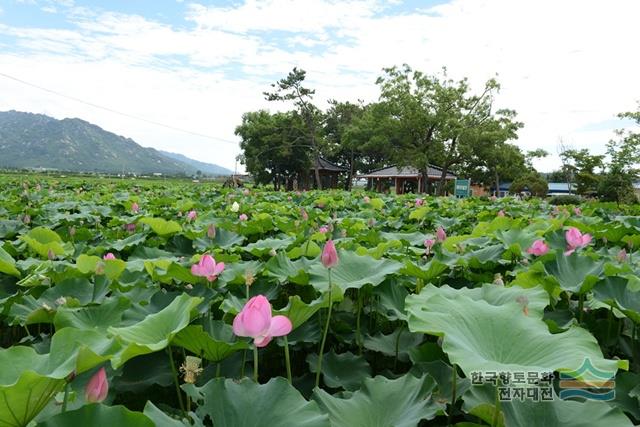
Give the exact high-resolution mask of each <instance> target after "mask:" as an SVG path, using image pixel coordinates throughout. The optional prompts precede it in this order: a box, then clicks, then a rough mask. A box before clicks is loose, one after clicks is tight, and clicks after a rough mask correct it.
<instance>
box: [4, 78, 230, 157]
mask: <svg viewBox="0 0 640 427" xmlns="http://www.w3.org/2000/svg"><path fill="white" fill-rule="evenodd" d="M0 77H4V78H7V79H10V80H14V81H16V82H18V83H22V84H23V85H26V86H31V87H33V88H36V89H39V90H42V91H44V92H48V93H51V94H54V95H56V96H60V97H62V98H66V99H69V100H71V101H75V102H79V103H81V104H85V105H88V106H90V107H93V108H98V109H100V110H104V111H108V112H110V113H113V114H118V115H120V116H124V117H128V118H130V119H134V120H139V121H142V122H145V123H149V124H152V125H156V126H161V127H163V128H166V129H171V130H174V131H178V132H183V133H187V134H190V135H194V136H199V137H201V138H207V139H213V140H216V141H221V142H225V143H227V144H233V145H237V144H238V143H237V142H236V141H231V140H228V139H223V138H218V137H216V136H211V135H206V134H203V133H199V132H194V131H190V130H188V129H183V128H179V127H176V126H171V125H168V124H165V123H160V122H156V121H154V120H149V119H145V118H144V117H139V116H134V115H132V114H128V113H123V112H122V111H117V110H114V109H113V108H109V107H104V106H102V105H98V104H94V103H93V102H89V101H85V100H83V99H80V98H76V97H74V96H70V95H65V94H64V93H61V92H58V91H55V90H53V89H48V88H46V87H43V86H38V85H36V84H33V83H30V82H27V81H25V80H22V79H19V78H17V77H14V76H10V75H9V74H5V73H2V72H0Z"/></svg>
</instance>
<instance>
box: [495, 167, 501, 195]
mask: <svg viewBox="0 0 640 427" xmlns="http://www.w3.org/2000/svg"><path fill="white" fill-rule="evenodd" d="M495 174H496V197H500V177H499V176H498V169H497V168H496V170H495Z"/></svg>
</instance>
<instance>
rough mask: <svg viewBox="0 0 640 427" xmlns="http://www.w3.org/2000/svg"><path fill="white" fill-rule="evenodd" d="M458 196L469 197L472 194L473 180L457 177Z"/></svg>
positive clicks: (456, 190)
mask: <svg viewBox="0 0 640 427" xmlns="http://www.w3.org/2000/svg"><path fill="white" fill-rule="evenodd" d="M454 194H455V195H456V197H460V198H461V197H469V196H471V180H469V179H456V186H455V193H454Z"/></svg>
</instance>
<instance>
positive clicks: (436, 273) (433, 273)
mask: <svg viewBox="0 0 640 427" xmlns="http://www.w3.org/2000/svg"><path fill="white" fill-rule="evenodd" d="M448 269H449V266H448V265H446V264H444V263H442V262H440V261H439V260H437V259H435V258H432V259H430V260H429V262H427V263H426V264H425V265H422V266H418V265H416V264H414V263H413V262H411V261H409V260H407V261H405V265H404V268H403V269H402V270H401V271H400V272H401V273H403V274H406V275H409V276H413V277H417V278H419V279H422V280H423V281H424V282H425V283H429V282H431V281H433V280H435V279H437V278H438V277H440V276H441V275H442V273H444V272H445V271H447V270H448Z"/></svg>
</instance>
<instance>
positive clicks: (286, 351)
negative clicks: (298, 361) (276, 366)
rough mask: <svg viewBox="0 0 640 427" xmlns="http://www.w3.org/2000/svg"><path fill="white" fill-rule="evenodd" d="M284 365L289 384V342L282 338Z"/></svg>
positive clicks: (285, 337)
mask: <svg viewBox="0 0 640 427" xmlns="http://www.w3.org/2000/svg"><path fill="white" fill-rule="evenodd" d="M284 363H285V365H286V367H287V380H288V381H289V384H291V383H292V382H291V359H290V358H289V340H287V336H286V335H285V336H284Z"/></svg>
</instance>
